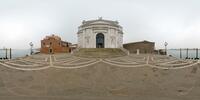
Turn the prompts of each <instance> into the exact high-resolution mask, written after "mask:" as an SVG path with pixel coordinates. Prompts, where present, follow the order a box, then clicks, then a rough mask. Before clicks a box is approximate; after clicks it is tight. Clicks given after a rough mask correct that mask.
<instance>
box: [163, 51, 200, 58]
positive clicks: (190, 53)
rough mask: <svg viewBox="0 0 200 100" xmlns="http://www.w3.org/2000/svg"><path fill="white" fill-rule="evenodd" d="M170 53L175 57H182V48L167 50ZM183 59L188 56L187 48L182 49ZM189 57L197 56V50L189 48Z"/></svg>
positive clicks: (199, 53)
mask: <svg viewBox="0 0 200 100" xmlns="http://www.w3.org/2000/svg"><path fill="white" fill-rule="evenodd" d="M167 54H168V55H172V56H173V57H176V58H180V50H172V49H170V50H167ZM181 54H182V59H185V58H186V57H187V50H181ZM188 57H189V58H196V50H188ZM198 58H200V50H199V51H198Z"/></svg>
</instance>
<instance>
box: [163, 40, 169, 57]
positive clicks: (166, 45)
mask: <svg viewBox="0 0 200 100" xmlns="http://www.w3.org/2000/svg"><path fill="white" fill-rule="evenodd" d="M164 45H165V53H166V55H167V45H168V43H167V42H165V44H164Z"/></svg>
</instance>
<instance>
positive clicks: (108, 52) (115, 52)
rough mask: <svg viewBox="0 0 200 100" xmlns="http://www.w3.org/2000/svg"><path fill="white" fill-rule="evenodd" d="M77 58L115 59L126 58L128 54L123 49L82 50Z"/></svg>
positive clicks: (77, 53)
mask: <svg viewBox="0 0 200 100" xmlns="http://www.w3.org/2000/svg"><path fill="white" fill-rule="evenodd" d="M74 55H75V56H79V57H87V58H113V57H120V56H125V55H126V53H125V52H123V51H122V50H121V49H118V48H117V49H113V48H84V49H83V48H82V49H79V51H77V52H76V53H74Z"/></svg>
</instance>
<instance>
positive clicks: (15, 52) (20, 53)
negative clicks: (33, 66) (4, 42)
mask: <svg viewBox="0 0 200 100" xmlns="http://www.w3.org/2000/svg"><path fill="white" fill-rule="evenodd" d="M34 51H35V50H34ZM5 54H6V51H5V50H2V49H0V58H2V57H5ZM26 55H30V49H12V59H15V58H18V57H25V56H26ZM9 57H10V51H9V50H8V58H9Z"/></svg>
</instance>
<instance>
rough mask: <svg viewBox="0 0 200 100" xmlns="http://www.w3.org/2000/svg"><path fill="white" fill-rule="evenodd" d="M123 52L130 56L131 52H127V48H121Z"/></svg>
mask: <svg viewBox="0 0 200 100" xmlns="http://www.w3.org/2000/svg"><path fill="white" fill-rule="evenodd" d="M120 49H121V50H122V51H123V52H125V53H126V54H127V55H130V52H129V51H128V50H127V49H125V48H120Z"/></svg>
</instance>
